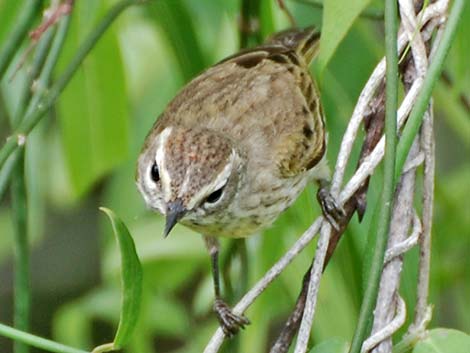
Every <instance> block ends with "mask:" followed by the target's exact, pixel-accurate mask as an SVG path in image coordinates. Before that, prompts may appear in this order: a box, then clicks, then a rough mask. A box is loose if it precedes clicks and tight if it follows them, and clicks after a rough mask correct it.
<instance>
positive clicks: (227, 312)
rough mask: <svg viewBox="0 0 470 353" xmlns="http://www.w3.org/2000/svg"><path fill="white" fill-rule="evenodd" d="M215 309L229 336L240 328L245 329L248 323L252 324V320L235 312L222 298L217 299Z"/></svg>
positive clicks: (222, 326) (223, 328)
mask: <svg viewBox="0 0 470 353" xmlns="http://www.w3.org/2000/svg"><path fill="white" fill-rule="evenodd" d="M214 311H215V313H216V314H217V319H218V320H219V323H220V327H221V328H222V330H223V331H224V334H225V335H226V336H227V337H229V338H230V337H233V336H234V335H236V334H237V333H238V331H239V330H240V329H244V328H245V326H246V325H249V324H250V320H248V319H247V318H246V317H245V316H239V315H236V314H234V313H233V312H232V310H231V309H230V307H229V306H228V305H227V304H226V303H225V302H224V301H223V300H222V299H216V300H215V303H214Z"/></svg>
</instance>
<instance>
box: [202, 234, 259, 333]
mask: <svg viewBox="0 0 470 353" xmlns="http://www.w3.org/2000/svg"><path fill="white" fill-rule="evenodd" d="M204 241H205V243H206V247H207V250H209V254H210V256H211V265H212V278H213V280H214V293H215V302H214V311H215V313H216V314H217V319H218V320H219V323H220V326H221V328H222V330H223V331H224V333H225V335H226V336H227V337H232V336H233V335H235V334H237V333H238V331H239V330H240V329H241V328H245V325H248V324H249V323H250V321H249V320H248V319H247V318H246V317H244V316H238V315H235V314H234V313H232V310H231V309H230V307H229V306H228V305H227V303H225V301H224V300H223V299H222V296H221V294H220V275H219V242H218V241H217V239H216V238H214V237H209V236H204Z"/></svg>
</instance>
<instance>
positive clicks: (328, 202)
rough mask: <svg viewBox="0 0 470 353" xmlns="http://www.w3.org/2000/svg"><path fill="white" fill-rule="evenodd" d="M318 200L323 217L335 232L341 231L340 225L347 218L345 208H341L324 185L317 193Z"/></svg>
mask: <svg viewBox="0 0 470 353" xmlns="http://www.w3.org/2000/svg"><path fill="white" fill-rule="evenodd" d="M317 199H318V202H319V203H320V206H321V209H322V213H323V216H325V218H326V220H327V221H328V222H329V223H330V224H331V226H332V227H333V228H334V229H335V230H339V228H340V226H339V223H340V221H341V219H342V218H343V217H345V216H346V213H345V212H344V210H343V208H342V207H340V206H339V205H338V204H337V203H336V200H335V199H334V198H333V196H332V195H331V193H330V189H329V187H328V186H325V185H322V186H321V187H320V188H319V189H318V192H317Z"/></svg>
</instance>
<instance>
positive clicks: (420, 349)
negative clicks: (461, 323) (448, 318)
mask: <svg viewBox="0 0 470 353" xmlns="http://www.w3.org/2000/svg"><path fill="white" fill-rule="evenodd" d="M468 352H470V336H469V335H467V334H465V333H463V332H461V331H457V330H451V329H445V328H437V329H434V330H431V331H429V333H428V335H427V337H426V338H425V339H424V340H422V341H421V342H419V343H418V344H417V345H416V346H415V348H414V349H413V353H468Z"/></svg>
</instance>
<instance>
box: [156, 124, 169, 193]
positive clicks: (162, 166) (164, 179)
mask: <svg viewBox="0 0 470 353" xmlns="http://www.w3.org/2000/svg"><path fill="white" fill-rule="evenodd" d="M171 131H172V128H171V127H167V128H165V129H164V130H163V131H162V132H161V133H160V135H159V136H158V142H157V144H158V145H157V146H158V147H157V151H156V153H155V160H156V162H157V165H158V169H159V173H160V180H161V183H162V190H163V197H164V200H165V202H168V201H170V199H171V178H170V174H169V173H168V170H167V169H166V160H165V146H166V142H167V141H168V138H169V137H170V135H171Z"/></svg>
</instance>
